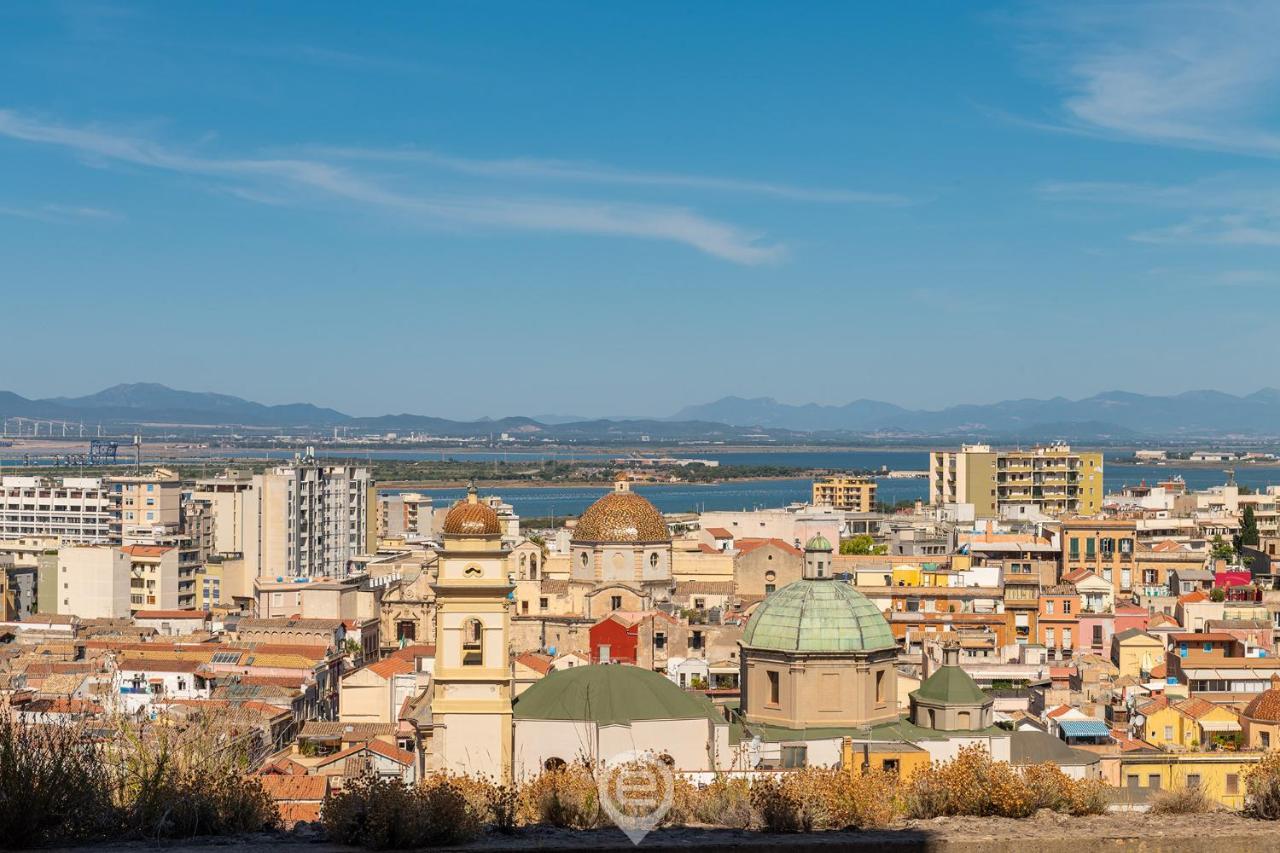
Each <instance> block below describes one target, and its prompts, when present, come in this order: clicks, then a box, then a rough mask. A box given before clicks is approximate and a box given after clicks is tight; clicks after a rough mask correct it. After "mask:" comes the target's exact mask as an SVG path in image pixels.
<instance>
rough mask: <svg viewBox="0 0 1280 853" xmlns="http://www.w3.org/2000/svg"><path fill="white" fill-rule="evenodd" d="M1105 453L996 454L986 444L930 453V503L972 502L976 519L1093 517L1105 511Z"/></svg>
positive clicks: (1065, 449)
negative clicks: (1103, 482) (1103, 457)
mask: <svg viewBox="0 0 1280 853" xmlns="http://www.w3.org/2000/svg"><path fill="white" fill-rule="evenodd" d="M1102 467H1103V461H1102V454H1101V453H1098V452H1095V451H1075V450H1072V449H1071V447H1070V446H1069V445H1066V444H1051V445H1048V446H1044V447H1033V448H1030V449H1028V450H993V449H992V448H991V446H990V445H986V444H966V445H961V447H960V449H959V450H958V451H949V450H935V451H932V452H931V453H930V454H929V500H930V503H933V504H951V503H961V504H965V503H967V504H973V508H974V515H975V516H976V517H977V518H1000V517H1001V516H1002V515H1007V516H1010V517H1015V518H1016V517H1018V516H1020V515H1026V516H1032V515H1035V514H1037V513H1042V514H1044V515H1049V516H1055V517H1056V516H1059V515H1066V514H1077V515H1093V514H1095V513H1097V512H1098V511H1099V510H1100V509H1101V508H1102V495H1103V486H1102Z"/></svg>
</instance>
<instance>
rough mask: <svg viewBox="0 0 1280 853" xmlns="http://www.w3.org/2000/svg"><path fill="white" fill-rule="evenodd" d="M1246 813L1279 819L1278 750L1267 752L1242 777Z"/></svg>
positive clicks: (1279, 760)
mask: <svg viewBox="0 0 1280 853" xmlns="http://www.w3.org/2000/svg"><path fill="white" fill-rule="evenodd" d="M1244 786H1245V803H1244V810H1245V813H1246V814H1249V815H1252V816H1253V817H1256V818H1259V819H1261V820H1280V752H1268V753H1267V754H1266V755H1264V756H1262V760H1261V761H1259V762H1258V763H1257V764H1256V765H1254V767H1253V768H1252V769H1251V770H1250V771H1249V772H1248V773H1247V774H1246V775H1245V777H1244Z"/></svg>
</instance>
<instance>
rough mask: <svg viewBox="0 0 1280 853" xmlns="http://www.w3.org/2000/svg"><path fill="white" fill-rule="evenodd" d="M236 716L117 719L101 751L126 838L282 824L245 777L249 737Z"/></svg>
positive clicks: (265, 798)
mask: <svg viewBox="0 0 1280 853" xmlns="http://www.w3.org/2000/svg"><path fill="white" fill-rule="evenodd" d="M238 723H239V721H237V720H236V719H235V718H234V717H233V716H227V715H221V714H208V715H204V716H200V717H197V718H195V719H183V720H180V721H179V720H171V719H166V718H164V717H161V718H159V719H158V720H157V721H156V722H154V723H140V724H137V723H129V722H126V721H117V722H116V728H115V737H114V738H113V739H112V743H111V748H110V749H109V750H108V751H107V752H106V756H105V757H106V759H107V763H108V766H109V772H110V773H111V775H112V776H113V781H114V785H115V799H116V803H117V807H118V810H119V813H120V819H121V824H122V831H123V834H124V835H126V836H134V837H141V838H191V837H194V836H198V835H232V834H236V833H242V832H257V831H259V830H263V829H268V828H271V827H274V826H277V825H278V824H279V815H278V813H277V811H276V805H275V802H274V801H273V800H272V799H271V797H270V796H269V795H268V794H267V792H266V791H265V790H264V789H263V787H262V783H261V782H260V781H259V780H258V779H256V778H253V777H251V776H245V775H244V771H245V770H246V769H247V767H248V765H249V764H250V763H251V754H250V753H251V751H252V750H253V739H252V734H251V733H250V732H249V731H247V730H246V729H245V728H244V727H243V726H242V725H239V724H238Z"/></svg>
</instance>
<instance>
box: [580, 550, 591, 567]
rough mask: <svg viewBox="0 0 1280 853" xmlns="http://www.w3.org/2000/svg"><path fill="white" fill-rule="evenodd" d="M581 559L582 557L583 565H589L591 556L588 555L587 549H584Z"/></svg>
mask: <svg viewBox="0 0 1280 853" xmlns="http://www.w3.org/2000/svg"><path fill="white" fill-rule="evenodd" d="M581 559H582V565H583V567H584V568H585V567H586V565H587V560H588V559H590V558H589V557H587V552H586V551H583V552H582V558H581Z"/></svg>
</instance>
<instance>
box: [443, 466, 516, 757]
mask: <svg viewBox="0 0 1280 853" xmlns="http://www.w3.org/2000/svg"><path fill="white" fill-rule="evenodd" d="M443 532H444V536H443V538H444V548H443V549H442V550H441V552H440V570H439V575H438V577H437V579H436V582H435V583H434V584H432V590H433V591H434V592H435V597H436V650H437V651H436V660H435V672H434V682H435V685H434V695H433V697H432V701H431V716H432V719H433V721H434V723H435V734H434V735H433V743H432V753H433V761H432V763H433V764H435V765H436V766H437V767H438V768H439V769H442V770H446V771H450V772H454V773H471V774H475V775H481V776H488V777H490V778H491V779H494V780H496V781H499V782H507V781H510V779H511V753H512V742H511V737H512V724H511V699H512V674H511V656H510V652H509V650H508V647H509V639H508V638H509V637H510V635H511V612H510V601H509V595H510V593H511V592H512V590H513V589H514V587H513V586H512V584H511V582H510V581H509V580H508V576H507V554H506V550H505V549H504V548H503V545H502V525H501V523H500V522H499V520H498V516H497V513H495V512H494V511H493V509H492V508H491V507H489V506H488V505H486V504H483V503H480V502H479V499H478V498H477V496H476V491H475V488H474V487H472V488H471V489H469V490H468V492H467V498H466V500H464V501H459V502H458V503H457V504H454V506H453V508H452V509H451V510H449V514H448V515H447V516H446V518H445V522H444V526H443Z"/></svg>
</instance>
